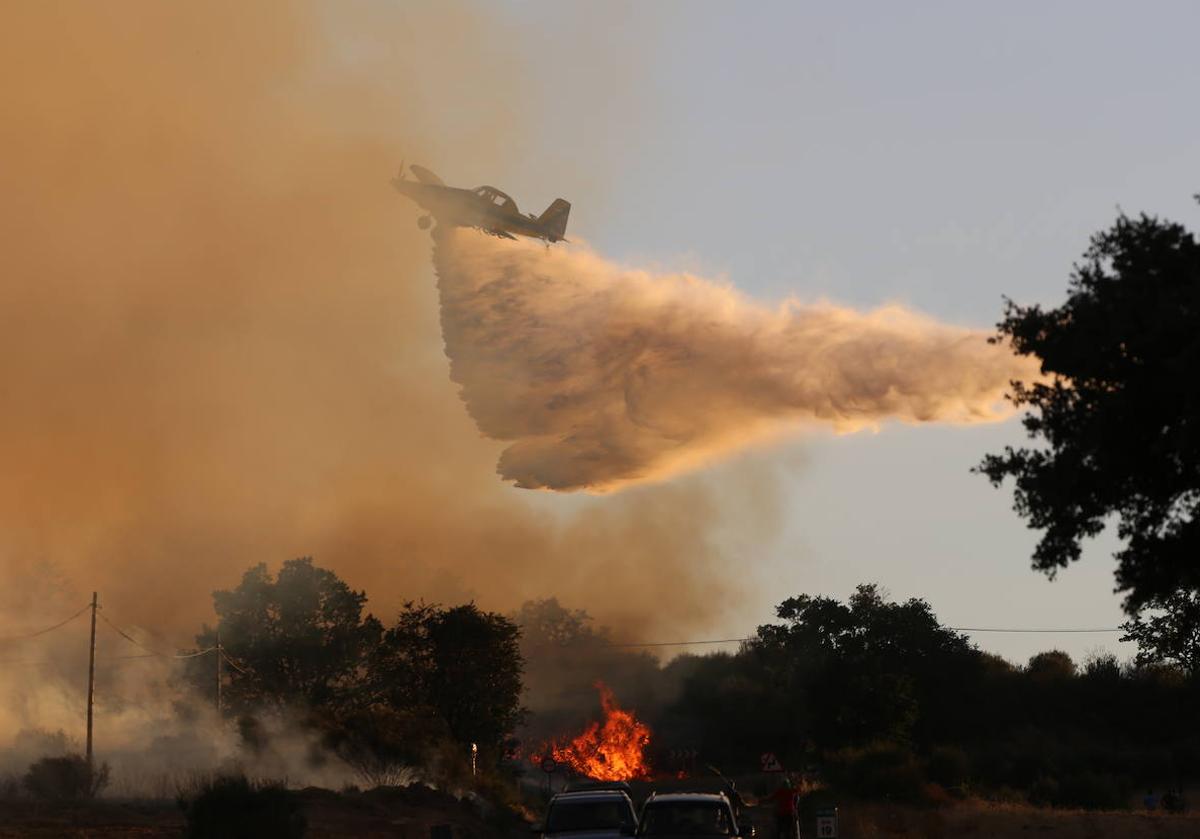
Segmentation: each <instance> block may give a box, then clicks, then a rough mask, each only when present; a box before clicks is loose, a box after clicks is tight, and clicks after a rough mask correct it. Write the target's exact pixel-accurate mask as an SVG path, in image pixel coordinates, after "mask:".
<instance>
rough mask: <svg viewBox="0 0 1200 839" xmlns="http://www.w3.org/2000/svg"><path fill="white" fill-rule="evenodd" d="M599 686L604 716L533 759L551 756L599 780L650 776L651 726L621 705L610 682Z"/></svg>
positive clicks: (534, 761) (626, 779)
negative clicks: (574, 736) (563, 742)
mask: <svg viewBox="0 0 1200 839" xmlns="http://www.w3.org/2000/svg"><path fill="white" fill-rule="evenodd" d="M596 689H597V690H599V691H600V706H601V707H602V708H603V710H604V719H603V720H602V721H599V722H593V723H591V724H589V725H588V727H587V728H586V729H584V731H583V733H582V734H580V735H579V736H578V737H576V738H574V739H573V740H571V741H570V742H569V743H567V744H565V745H562V746H560V745H559V744H558V743H550V744H549V745H547V746H546V747H545V749H544V752H543V754H542V755H540V756H534V757H533V758H532V761H533V763H535V764H537V763H540V762H541V761H542V760H544V759H545V758H547V757H549V758H552V759H553V760H554V761H555V763H559V764H563V765H565V766H568V767H570V768H571V769H572V770H573V771H575V772H578V773H579V774H581V775H586V776H587V777H589V778H592V779H594V780H597V781H630V780H633V779H636V778H649V777H650V766H649V764H647V763H646V746H647V745H649V743H650V727H649V726H648V725H646V724H645V723H643V722H640V721H639V720H638V718H637V717H636V716H635V715H634V713H633V712H632V711H627V710H625V709H624V708H622V707H621V706H619V705H618V704H617V701H616V699H614V698H613V692H612V691H611V690H610V689H609V688H608V687H607V686H606V685H604V684H601V683H597V684H596Z"/></svg>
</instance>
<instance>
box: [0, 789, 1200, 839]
mask: <svg viewBox="0 0 1200 839" xmlns="http://www.w3.org/2000/svg"><path fill="white" fill-rule="evenodd" d="M299 796H300V801H301V805H302V808H303V812H304V815H305V817H306V818H307V820H308V825H309V831H308V836H309V837H312V839H340V837H356V839H376V837H379V839H383V837H388V838H389V839H428V837H429V832H430V828H431V827H433V826H434V825H439V824H449V825H452V826H453V827H452V830H453V832H452V835H453V837H454V839H501V837H508V836H513V837H516V836H520V837H523V839H524V837H528V836H529V835H530V834H529V833H528V828H524V827H521V826H519V825H514V826H513V827H512V828H511V829H509V830H507V831H504V830H500V829H498V828H496V827H491V826H489V825H488V824H487V823H485V822H484V821H483V820H482V819H481V818H480V815H479V814H478V812H477V811H476V810H475V808H473V807H472V806H470V805H468V804H464V803H460V802H457V801H455V800H454V799H452V798H450V797H449V796H444V795H441V794H440V793H436V792H433V791H428V792H416V793H414V792H411V791H408V790H403V789H395V788H393V789H378V790H371V791H369V792H363V793H349V794H339V793H335V792H331V791H329V790H321V789H315V788H312V789H306V790H301V791H300V792H299ZM752 815H753V821H754V824H755V825H756V826H757V827H758V836H759V837H760V839H774V829H773V824H772V822H771V818H770V811H769V810H768V809H766V808H754V809H753V810H752ZM839 819H840V830H839V838H840V839H943V837H944V839H951V837H954V838H955V839H957V837H978V839H1017V838H1018V837H1020V839H1030V837H1050V839H1106V837H1116V838H1118V839H1197V837H1200V813H1187V814H1183V815H1168V814H1166V813H1145V812H1129V811H1115V812H1099V811H1089V810H1049V809H1041V808H1036V807H1029V806H1026V805H1017V804H992V803H988V802H982V801H967V802H963V803H959V804H953V805H950V806H947V807H942V808H940V809H936V810H926V809H917V808H912V807H899V806H893V805H887V804H873V803H852V804H849V805H843V806H841V807H840V808H839ZM183 830H184V820H183V816H182V814H181V813H180V811H179V808H178V807H177V806H176V805H175V802H173V801H151V802H114V801H98V802H94V803H92V804H89V805H86V806H75V807H69V806H62V805H59V806H55V805H49V804H41V803H36V802H31V801H15V802H2V803H0V839H17V837H20V839H26V837H30V838H31V839H50V837H54V838H55V839H60V837H61V839H160V837H161V839H166V837H172V839H177V837H181V836H182V835H183ZM815 835H816V834H815V831H814V826H813V825H812V824H805V825H804V836H805V837H806V839H808V837H813V836H815Z"/></svg>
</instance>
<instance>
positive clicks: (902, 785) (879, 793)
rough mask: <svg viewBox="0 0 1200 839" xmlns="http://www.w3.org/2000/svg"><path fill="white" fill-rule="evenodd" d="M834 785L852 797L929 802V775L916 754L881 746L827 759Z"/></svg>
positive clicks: (889, 745)
mask: <svg viewBox="0 0 1200 839" xmlns="http://www.w3.org/2000/svg"><path fill="white" fill-rule="evenodd" d="M827 770H828V775H829V778H830V780H831V781H832V782H833V785H834V786H835V787H836V788H837V789H839V790H843V791H845V792H848V793H850V794H851V795H856V796H859V797H861V798H868V799H886V800H889V801H904V802H910V803H925V802H926V798H925V786H926V781H925V775H924V773H922V771H921V767H920V765H919V764H918V763H917V759H916V757H914V756H913V754H912V752H910V751H909V750H908V749H906V748H903V747H901V746H897V745H893V744H890V743H881V744H875V745H871V746H867V747H865V748H861V749H841V750H839V751H837V752H834V753H833V754H831V755H829V756H828V758H827Z"/></svg>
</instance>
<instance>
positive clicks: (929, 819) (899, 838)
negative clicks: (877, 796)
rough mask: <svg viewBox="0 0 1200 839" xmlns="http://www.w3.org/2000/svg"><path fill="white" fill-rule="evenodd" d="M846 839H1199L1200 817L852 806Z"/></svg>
mask: <svg viewBox="0 0 1200 839" xmlns="http://www.w3.org/2000/svg"><path fill="white" fill-rule="evenodd" d="M839 815H840V828H841V830H840V835H841V839H909V837H911V839H943V837H945V839H950V837H980V839H1017V837H1020V839H1029V837H1032V836H1048V837H1052V839H1102V838H1103V837H1109V836H1112V837H1120V839H1196V837H1200V813H1187V814H1183V815H1170V814H1167V813H1162V812H1154V813H1147V812H1131V811H1123V810H1122V811H1098V810H1067V809H1062V810H1055V809H1047V808H1040V807H1032V806H1029V805H1027V804H999V803H992V802H985V801H968V802H963V803H961V804H955V805H953V806H949V807H944V808H941V809H937V810H921V809H916V808H912V807H902V806H895V805H888V804H870V803H862V804H852V805H849V806H844V807H842V808H841V811H840V814H839Z"/></svg>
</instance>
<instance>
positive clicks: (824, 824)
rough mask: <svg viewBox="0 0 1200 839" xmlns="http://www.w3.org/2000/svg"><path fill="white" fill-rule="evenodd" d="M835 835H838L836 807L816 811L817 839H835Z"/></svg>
mask: <svg viewBox="0 0 1200 839" xmlns="http://www.w3.org/2000/svg"><path fill="white" fill-rule="evenodd" d="M837 835H838V811H837V807H827V808H825V809H824V810H817V836H818V839H837Z"/></svg>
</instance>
